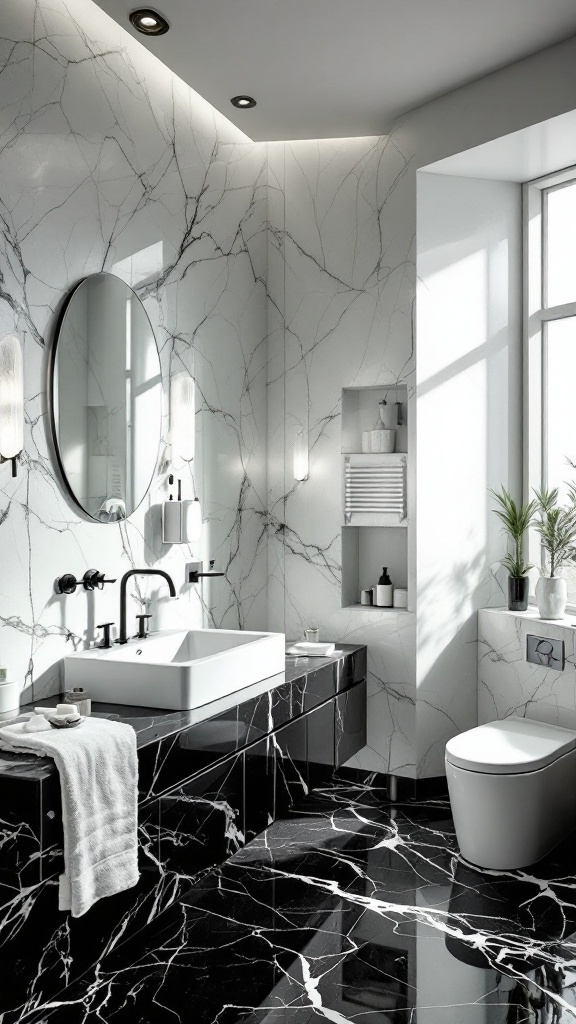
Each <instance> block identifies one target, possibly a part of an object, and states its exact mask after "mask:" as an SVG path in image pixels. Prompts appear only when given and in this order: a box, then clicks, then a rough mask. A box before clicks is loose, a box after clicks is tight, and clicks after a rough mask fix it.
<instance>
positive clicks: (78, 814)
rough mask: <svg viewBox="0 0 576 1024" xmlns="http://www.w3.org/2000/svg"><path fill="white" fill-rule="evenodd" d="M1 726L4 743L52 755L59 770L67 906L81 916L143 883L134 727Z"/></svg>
mask: <svg viewBox="0 0 576 1024" xmlns="http://www.w3.org/2000/svg"><path fill="white" fill-rule="evenodd" d="M25 724H26V723H25V722H22V721H20V722H16V723H14V724H13V725H6V726H2V727H0V747H2V748H3V749H4V750H10V751H16V752H18V751H24V752H26V753H32V754H37V755H38V756H39V757H46V756H47V757H52V758H53V759H54V761H55V763H56V767H57V768H58V771H59V773H60V786H61V789H62V820H63V824H64V870H65V874H63V875H61V876H60V898H59V907H60V910H71V911H72V917H81V916H82V914H85V913H86V911H87V910H89V909H90V907H91V906H92V905H93V904H94V903H95V902H96V900H99V899H101V898H102V897H103V896H112V895H113V894H114V893H117V892H122V890H124V889H130V888H131V887H132V886H133V885H136V883H137V881H138V877H139V872H138V757H137V753H136V733H135V732H134V730H133V729H132V728H131V726H129V725H124V724H123V723H121V722H111V721H109V720H107V719H98V718H87V719H85V721H84V722H82V724H81V725H79V726H76V728H74V729H50V731H49V732H35V733H31V732H25V731H24V726H25Z"/></svg>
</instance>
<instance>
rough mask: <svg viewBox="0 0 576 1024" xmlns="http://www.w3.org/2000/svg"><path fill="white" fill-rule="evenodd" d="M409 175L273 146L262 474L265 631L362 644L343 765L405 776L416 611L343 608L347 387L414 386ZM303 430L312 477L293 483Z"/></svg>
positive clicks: (393, 159)
mask: <svg viewBox="0 0 576 1024" xmlns="http://www.w3.org/2000/svg"><path fill="white" fill-rule="evenodd" d="M405 173H406V161H405V159H404V158H403V156H402V154H401V153H400V152H399V150H398V149H397V148H396V147H395V146H394V145H393V143H391V142H390V141H389V140H388V139H383V138H380V139H378V138H363V139H346V140H331V141H322V142H296V143H286V144H283V143H273V144H271V145H270V146H269V184H270V202H269V220H270V229H271V230H270V239H269V258H268V294H269V309H270V312H269V370H268V375H269V403H268V437H269V453H268V454H269V464H268V466H269V469H268V474H269V503H270V504H269V507H270V547H269V566H270V587H269V596H270V624H271V626H272V628H280V629H283V628H285V629H286V633H287V634H288V635H289V636H291V637H299V636H300V635H301V634H302V631H303V629H304V628H305V627H306V626H308V625H319V626H320V629H321V632H322V635H323V636H325V637H329V638H332V637H333V638H335V639H338V640H342V641H347V642H360V643H367V644H368V659H369V695H368V704H369V710H368V747H367V748H366V750H365V751H364V752H363V753H362V754H361V755H360V757H359V758H355V759H354V760H353V762H352V763H353V764H354V765H358V766H362V767H369V768H372V769H375V770H380V771H393V772H397V773H398V774H408V775H409V774H413V772H414V767H415V764H414V708H415V687H414V665H413V659H414V616H413V614H412V613H411V612H402V611H378V610H376V609H373V608H370V609H368V610H361V609H360V608H342V599H341V572H342V556H341V529H342V523H343V519H342V496H341V488H342V475H341V474H342V456H341V422H340V412H341V409H340V405H341V393H342V388H343V387H348V386H363V385H375V384H390V383H397V382H401V383H404V384H406V385H408V387H409V388H410V387H411V382H412V374H413V368H414V366H413V360H412V353H411V337H412V323H411V318H412V300H413V289H414V266H413V257H411V255H410V249H411V245H412V239H411V237H410V236H409V235H408V234H407V233H406V231H405V230H404V223H403V216H404V203H405V201H406V192H405V190H403V189H402V188H401V184H402V182H403V178H404V175H405ZM377 412H378V410H377V403H376V401H375V403H374V418H375V419H376V416H377ZM302 427H303V428H304V429H306V430H307V432H308V438H309V451H310V473H309V477H308V479H307V480H306V481H301V482H296V481H295V480H294V476H293V463H292V450H293V444H294V438H295V434H296V431H297V430H298V429H300V428H302ZM384 561H385V554H384V553H383V554H382V562H380V563H379V564H377V565H376V564H375V565H374V581H376V579H377V577H378V575H379V573H380V571H381V565H382V564H383V562H384Z"/></svg>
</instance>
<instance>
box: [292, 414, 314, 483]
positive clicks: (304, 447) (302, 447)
mask: <svg viewBox="0 0 576 1024" xmlns="http://www.w3.org/2000/svg"><path fill="white" fill-rule="evenodd" d="M309 468H310V466H309V457H308V431H307V430H306V429H305V428H304V427H302V429H301V430H299V431H298V433H297V434H296V438H295V440H294V479H295V480H307V479H308V470H309Z"/></svg>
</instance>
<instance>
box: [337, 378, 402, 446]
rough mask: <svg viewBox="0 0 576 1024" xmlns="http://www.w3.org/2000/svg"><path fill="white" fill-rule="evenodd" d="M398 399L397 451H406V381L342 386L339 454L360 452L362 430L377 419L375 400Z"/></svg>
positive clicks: (371, 425) (391, 400)
mask: <svg viewBox="0 0 576 1024" xmlns="http://www.w3.org/2000/svg"><path fill="white" fill-rule="evenodd" d="M379 402H388V403H393V402H397V403H398V404H399V406H400V408H399V418H400V425H399V426H398V428H397V430H396V449H395V450H396V451H397V452H407V451H408V388H407V387H406V385H405V384H391V385H387V386H386V387H369V388H344V389H343V390H342V454H343V455H361V454H364V453H363V452H362V433H363V432H364V431H365V430H372V428H373V427H375V426H376V424H377V422H378V403H379Z"/></svg>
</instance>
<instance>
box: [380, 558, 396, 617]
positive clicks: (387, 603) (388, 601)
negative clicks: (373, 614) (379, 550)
mask: <svg viewBox="0 0 576 1024" xmlns="http://www.w3.org/2000/svg"><path fill="white" fill-rule="evenodd" d="M393 590H394V588H393V586H392V580H391V579H390V577H389V575H388V568H387V567H386V566H384V568H383V569H382V575H381V577H380V579H379V580H378V584H377V587H376V604H377V605H378V607H379V608H391V607H392V603H393Z"/></svg>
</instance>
